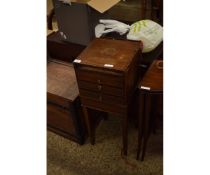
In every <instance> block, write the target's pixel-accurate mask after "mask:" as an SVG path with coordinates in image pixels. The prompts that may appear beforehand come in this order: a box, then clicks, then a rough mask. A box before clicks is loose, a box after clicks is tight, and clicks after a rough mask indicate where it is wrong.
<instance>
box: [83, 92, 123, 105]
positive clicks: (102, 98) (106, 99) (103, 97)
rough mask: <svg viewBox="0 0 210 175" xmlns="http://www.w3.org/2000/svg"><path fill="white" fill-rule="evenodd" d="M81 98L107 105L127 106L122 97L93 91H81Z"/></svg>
mask: <svg viewBox="0 0 210 175" xmlns="http://www.w3.org/2000/svg"><path fill="white" fill-rule="evenodd" d="M80 96H81V97H82V98H83V97H84V98H89V99H92V100H95V101H98V102H102V103H107V104H122V105H123V104H125V99H124V98H122V97H117V96H113V95H107V94H103V93H97V92H93V91H88V90H85V89H80Z"/></svg>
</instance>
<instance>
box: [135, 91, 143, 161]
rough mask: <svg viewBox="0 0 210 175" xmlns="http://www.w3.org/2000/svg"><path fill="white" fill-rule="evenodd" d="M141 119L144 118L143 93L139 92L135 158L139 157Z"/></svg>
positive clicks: (141, 131) (141, 129)
mask: <svg viewBox="0 0 210 175" xmlns="http://www.w3.org/2000/svg"><path fill="white" fill-rule="evenodd" d="M143 119H144V94H143V93H141V92H140V93H139V114H138V147H137V156H136V159H137V160H138V159H139V154H140V152H141V143H142V136H143V130H144V128H143V127H144V126H143Z"/></svg>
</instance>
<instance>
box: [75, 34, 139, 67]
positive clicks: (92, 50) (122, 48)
mask: <svg viewBox="0 0 210 175" xmlns="http://www.w3.org/2000/svg"><path fill="white" fill-rule="evenodd" d="M139 47H140V43H138V42H132V41H123V40H110V39H101V38H100V39H94V40H93V42H91V43H90V44H89V45H88V47H87V48H86V49H85V50H84V51H83V52H82V53H81V54H80V55H79V56H78V57H77V59H79V60H81V64H84V65H89V66H94V67H97V68H104V65H105V64H110V65H113V67H111V70H119V71H126V69H128V66H129V65H130V62H131V61H132V59H133V58H134V57H135V56H136V55H137V54H138V52H139V50H140V48H139ZM106 68H107V67H106Z"/></svg>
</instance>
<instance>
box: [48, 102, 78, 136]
mask: <svg viewBox="0 0 210 175" xmlns="http://www.w3.org/2000/svg"><path fill="white" fill-rule="evenodd" d="M72 117H75V116H72V114H71V113H70V111H68V110H66V109H63V108H61V107H58V106H56V105H54V104H47V124H48V125H49V126H51V127H54V128H57V129H59V130H62V131H64V132H67V133H69V134H72V135H75V134H76V132H75V126H74V123H73V120H72Z"/></svg>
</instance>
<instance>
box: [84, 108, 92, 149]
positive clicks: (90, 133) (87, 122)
mask: <svg viewBox="0 0 210 175" xmlns="http://www.w3.org/2000/svg"><path fill="white" fill-rule="evenodd" d="M82 109H83V113H84V117H85V123H86V126H87V130H88V134H89V137H90V143H91V144H92V145H94V144H95V132H94V131H93V127H92V126H91V122H90V118H89V117H90V116H89V114H88V110H87V107H85V106H83V107H82Z"/></svg>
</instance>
